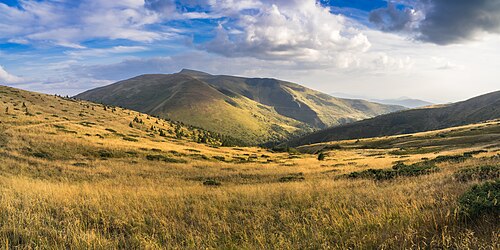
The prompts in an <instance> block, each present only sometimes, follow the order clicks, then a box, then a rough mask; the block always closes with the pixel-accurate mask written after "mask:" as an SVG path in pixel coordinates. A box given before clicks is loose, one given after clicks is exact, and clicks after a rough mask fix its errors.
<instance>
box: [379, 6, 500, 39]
mask: <svg viewBox="0 0 500 250" xmlns="http://www.w3.org/2000/svg"><path fill="white" fill-rule="evenodd" d="M398 4H399V7H397V5H398ZM370 21H372V22H373V23H374V24H376V25H378V26H379V27H380V28H381V29H382V30H385V31H407V32H410V33H412V35H413V36H414V38H415V39H417V40H420V41H425V42H431V43H435V44H439V45H448V44H453V43H460V42H464V41H470V40H476V39H478V38H480V37H481V36H482V35H484V34H485V33H497V34H500V2H499V1H492V0H474V1H471V0H454V1H449V0H418V1H406V0H396V1H392V2H389V3H388V6H387V7H386V8H381V9H377V10H374V11H372V12H371V13H370Z"/></svg>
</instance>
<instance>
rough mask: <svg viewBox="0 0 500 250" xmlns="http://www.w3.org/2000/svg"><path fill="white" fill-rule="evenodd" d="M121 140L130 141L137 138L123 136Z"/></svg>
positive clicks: (134, 140) (135, 140)
mask: <svg viewBox="0 0 500 250" xmlns="http://www.w3.org/2000/svg"><path fill="white" fill-rule="evenodd" d="M123 140H125V141H131V142H138V141H139V140H137V139H135V138H131V137H123Z"/></svg>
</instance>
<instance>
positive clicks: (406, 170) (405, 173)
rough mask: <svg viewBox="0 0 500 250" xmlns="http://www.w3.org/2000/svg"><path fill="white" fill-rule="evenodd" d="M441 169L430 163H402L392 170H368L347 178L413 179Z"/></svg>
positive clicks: (349, 175)
mask: <svg viewBox="0 0 500 250" xmlns="http://www.w3.org/2000/svg"><path fill="white" fill-rule="evenodd" d="M438 170H439V169H438V168H437V167H436V166H435V165H434V164H433V163H430V162H418V163H414V164H411V165H405V164H404V163H402V162H398V163H396V165H394V166H392V169H367V170H364V171H360V172H352V173H349V174H347V175H346V176H347V178H351V179H358V178H365V179H374V180H378V181H381V180H390V179H394V178H396V177H411V176H419V175H425V174H430V173H433V172H436V171H438Z"/></svg>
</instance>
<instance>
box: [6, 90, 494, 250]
mask: <svg viewBox="0 0 500 250" xmlns="http://www.w3.org/2000/svg"><path fill="white" fill-rule="evenodd" d="M136 118H137V119H136ZM0 119H1V120H0V245H1V246H2V247H3V248H6V249H10V248H20V249H30V248H39V249H54V248H71V249H73V248H75V249H79V248H97V249H118V248H119V249H123V248H145V249H161V248H168V249H202V248H209V249H212V248H219V249H220V248H222V249H275V248H278V249H324V248H332V249H346V248H349V249H394V248H396V249H402V248H405V249H408V248H414V249H418V248H432V249H434V248H452V249H468V248H470V249H499V248H500V224H499V221H500V220H499V214H498V204H497V203H496V199H497V198H498V189H496V192H492V193H491V194H489V195H490V196H488V197H491V195H493V196H494V197H493V198H494V204H492V205H490V206H489V207H487V208H486V209H484V211H483V210H481V209H476V210H474V211H475V212H477V213H476V214H472V213H464V203H463V202H462V203H461V202H460V200H461V197H462V196H463V195H464V194H466V193H467V192H470V190H471V188H472V187H473V186H475V185H484V184H485V183H495V182H496V183H498V178H499V176H498V167H499V166H500V154H499V152H500V144H499V140H498V139H499V138H500V121H498V120H496V121H489V122H485V123H481V124H473V125H468V126H462V127H457V128H451V129H446V130H441V131H432V132H426V133H418V134H413V135H409V136H394V137H384V138H373V139H363V140H350V141H342V142H334V143H325V144H316V145H309V146H304V147H300V148H298V149H297V150H295V149H293V150H291V149H288V150H283V152H278V151H276V150H270V149H264V148H259V147H221V146H220V145H218V142H217V141H216V140H214V141H212V143H208V144H207V143H197V142H195V141H197V139H196V137H197V136H199V135H200V134H201V133H204V132H201V131H197V130H193V128H190V127H186V126H180V125H175V124H172V123H171V122H168V121H165V120H162V119H158V118H155V117H150V116H148V115H145V114H141V113H138V112H135V111H130V110H126V109H122V108H118V107H105V106H103V105H100V104H94V103H89V102H83V101H78V100H72V99H65V98H60V97H54V96H49V95H42V94H37V93H31V92H26V91H21V90H16V89H12V88H6V87H1V88H0ZM134 120H135V121H134ZM138 121H140V122H138ZM176 130H177V132H175V131H176ZM169 131H170V132H169ZM179 131H182V133H179ZM160 133H163V134H162V135H160ZM179 134H181V136H179ZM319 154H322V155H323V157H324V158H323V159H322V160H318V156H319ZM398 164H399V165H398ZM412 164H416V165H412ZM426 164H427V165H426ZM395 166H398V167H395ZM425 166H432V167H430V168H423V167H425ZM485 167H488V168H485ZM369 169H371V170H369ZM374 170H377V171H378V172H377V171H374ZM380 170H384V171H385V172H383V175H380ZM366 171H367V172H366ZM353 173H357V174H353ZM367 173H368V174H367ZM373 173H376V174H373ZM381 176H382V177H381ZM493 191H495V190H493ZM495 195H496V196H495ZM488 199H489V198H488ZM488 201H491V199H490V200H488ZM491 208H493V211H490V210H491ZM488 209H490V210H488ZM495 209H496V210H495ZM471 211H472V210H471ZM485 211H486V212H485Z"/></svg>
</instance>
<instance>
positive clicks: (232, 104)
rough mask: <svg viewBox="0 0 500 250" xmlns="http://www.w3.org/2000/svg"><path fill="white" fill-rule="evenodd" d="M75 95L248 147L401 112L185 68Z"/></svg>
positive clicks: (273, 81) (283, 84)
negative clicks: (243, 142)
mask: <svg viewBox="0 0 500 250" xmlns="http://www.w3.org/2000/svg"><path fill="white" fill-rule="evenodd" d="M75 97H76V98H79V99H84V100H88V101H93V102H98V103H104V104H107V105H114V106H122V107H125V108H129V109H133V110H137V111H140V112H144V113H148V114H151V115H158V116H160V117H163V118H169V119H172V120H178V121H182V122H184V123H187V124H190V125H194V126H198V127H202V128H205V129H208V130H211V131H215V132H219V133H222V134H231V135H235V137H237V138H239V139H243V140H246V141H249V142H250V143H263V142H267V141H279V140H283V139H286V138H290V136H291V135H293V134H297V133H299V134H300V133H306V132H312V131H314V130H317V129H322V128H326V127H329V126H333V125H341V124H345V123H348V122H353V121H356V120H361V119H366V118H370V117H373V116H376V115H380V114H384V113H389V112H393V111H397V110H401V109H404V108H403V107H400V106H394V105H383V104H378V103H372V102H368V101H363V100H347V99H341V98H335V97H332V96H329V95H327V94H324V93H321V92H318V91H315V90H312V89H309V88H306V87H304V86H301V85H299V84H296V83H291V82H287V81H281V80H278V79H274V78H246V77H239V76H229V75H211V74H208V73H205V72H201V71H196V70H190V69H183V70H181V71H180V72H178V73H174V74H146V75H140V76H137V77H133V78H130V79H128V80H123V81H119V82H116V83H113V84H111V85H108V86H104V87H100V88H96V89H92V90H88V91H85V92H83V93H81V94H78V95H76V96H75Z"/></svg>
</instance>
